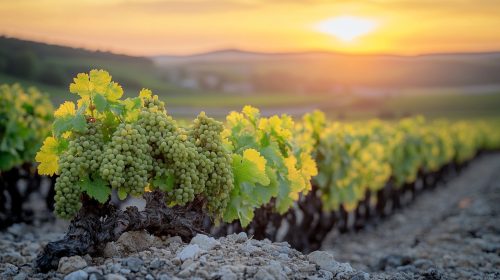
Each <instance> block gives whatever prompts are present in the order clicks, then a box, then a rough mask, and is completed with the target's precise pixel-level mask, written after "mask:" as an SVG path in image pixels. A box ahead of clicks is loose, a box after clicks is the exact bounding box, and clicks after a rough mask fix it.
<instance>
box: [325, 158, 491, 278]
mask: <svg viewBox="0 0 500 280" xmlns="http://www.w3.org/2000/svg"><path fill="white" fill-rule="evenodd" d="M322 249H323V250H327V251H330V252H332V253H333V255H334V256H335V258H336V260H338V261H341V262H349V263H350V264H351V265H352V266H353V267H354V268H355V269H361V270H364V271H367V272H370V273H371V274H372V273H373V274H372V275H373V276H375V277H376V278H390V279H398V278H400V279H500V155H499V154H495V155H487V156H484V157H482V158H480V159H478V160H476V161H475V162H474V163H473V164H472V165H470V166H469V167H468V168H467V169H466V170H464V172H463V173H462V174H461V175H460V176H459V177H457V178H456V179H454V180H452V181H450V182H449V183H448V184H447V185H446V186H440V187H439V188H438V189H436V190H434V191H428V192H426V193H423V194H421V195H420V196H419V197H418V198H417V200H416V201H415V202H414V203H413V204H412V205H410V206H408V207H407V208H405V209H403V210H402V211H401V212H399V213H397V214H395V215H393V216H391V217H389V218H388V219H387V220H385V221H383V222H382V223H380V224H379V225H378V226H376V227H372V228H367V229H366V230H364V231H362V232H360V233H349V234H345V235H340V236H339V235H338V234H337V233H332V234H330V235H329V236H328V237H327V239H326V241H325V242H324V245H323V248H322Z"/></svg>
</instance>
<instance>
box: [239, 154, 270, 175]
mask: <svg viewBox="0 0 500 280" xmlns="http://www.w3.org/2000/svg"><path fill="white" fill-rule="evenodd" d="M243 158H245V159H247V160H249V161H251V162H253V163H255V165H257V169H259V171H260V172H265V171H266V163H267V161H266V159H265V158H264V157H263V156H261V155H260V153H259V152H257V151H256V150H254V149H246V150H245V151H244V152H243Z"/></svg>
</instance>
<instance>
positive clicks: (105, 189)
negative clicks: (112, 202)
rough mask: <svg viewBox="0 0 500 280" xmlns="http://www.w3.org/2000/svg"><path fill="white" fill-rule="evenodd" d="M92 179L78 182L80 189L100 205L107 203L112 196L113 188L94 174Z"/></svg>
mask: <svg viewBox="0 0 500 280" xmlns="http://www.w3.org/2000/svg"><path fill="white" fill-rule="evenodd" d="M92 178H93V179H90V178H89V177H87V178H85V179H83V180H80V181H79V182H78V185H79V187H80V189H81V190H82V191H84V192H86V193H87V194H88V195H89V196H90V197H92V198H93V199H95V200H97V201H99V203H105V202H106V201H107V200H108V198H109V196H110V195H111V188H110V187H109V186H108V185H107V184H106V182H105V181H104V180H103V179H102V178H101V177H100V176H98V175H96V174H94V175H93V176H92Z"/></svg>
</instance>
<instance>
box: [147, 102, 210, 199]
mask: <svg viewBox="0 0 500 280" xmlns="http://www.w3.org/2000/svg"><path fill="white" fill-rule="evenodd" d="M163 106H164V104H163V102H161V101H158V97H157V96H153V97H151V98H145V99H144V108H143V109H142V112H141V114H140V118H139V120H138V122H137V123H138V125H140V126H141V127H143V128H144V129H145V130H146V131H147V138H148V143H149V145H150V146H151V147H152V156H153V157H154V158H155V161H154V164H153V165H154V166H153V170H154V174H153V178H155V179H158V178H160V177H162V176H164V175H170V176H173V177H174V178H175V183H174V187H173V188H172V189H170V190H168V191H167V196H166V197H167V201H168V202H169V203H173V204H179V205H185V204H187V203H188V202H190V201H193V200H194V197H195V195H197V194H200V193H201V192H203V189H204V184H203V180H201V179H200V177H199V176H198V175H199V174H198V172H197V169H196V163H197V162H198V160H197V158H198V154H197V152H196V148H195V147H194V144H193V143H191V142H189V141H188V138H187V136H186V134H185V132H184V131H183V130H182V129H180V128H179V127H178V126H177V123H176V122H175V121H174V120H173V119H172V117H170V116H168V115H167V113H166V110H165V109H164V107H163Z"/></svg>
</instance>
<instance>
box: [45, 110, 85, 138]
mask: <svg viewBox="0 0 500 280" xmlns="http://www.w3.org/2000/svg"><path fill="white" fill-rule="evenodd" d="M86 109H87V106H85V105H84V106H81V107H80V108H79V109H78V111H77V112H76V114H75V115H74V116H73V115H66V116H63V117H59V118H56V119H55V120H54V123H53V125H52V128H53V130H54V134H55V136H56V137H60V136H61V135H62V134H63V133H64V132H66V131H78V132H83V131H84V130H85V128H86V127H87V120H86V119H85V115H84V112H85V110H86Z"/></svg>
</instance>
